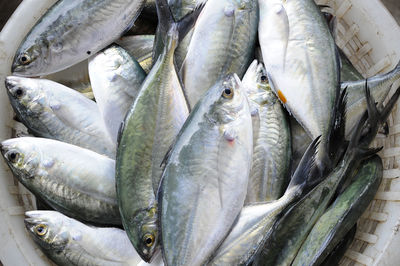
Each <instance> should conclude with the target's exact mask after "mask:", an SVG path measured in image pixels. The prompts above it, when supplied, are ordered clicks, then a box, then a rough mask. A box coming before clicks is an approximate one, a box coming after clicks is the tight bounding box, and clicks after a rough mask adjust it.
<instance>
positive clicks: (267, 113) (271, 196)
mask: <svg viewBox="0 0 400 266" xmlns="http://www.w3.org/2000/svg"><path fill="white" fill-rule="evenodd" d="M242 83H243V87H244V88H245V89H246V93H247V97H248V98H249V104H250V112H251V118H252V125H253V145H254V146H253V162H252V165H251V171H250V177H249V185H248V187H247V196H246V204H248V203H252V202H265V201H267V202H268V201H273V200H276V199H278V198H280V197H281V196H282V194H283V192H284V190H285V187H286V186H287V184H288V181H289V180H288V176H289V168H290V160H291V141H290V138H291V135H290V128H289V121H288V119H287V116H286V113H285V111H284V110H283V107H282V105H281V103H280V102H279V100H278V98H277V97H276V96H275V94H274V93H273V92H272V90H271V88H270V87H269V85H268V80H267V76H266V72H265V69H264V67H263V66H262V64H259V65H258V64H257V60H255V61H254V62H253V63H252V64H251V65H250V67H249V69H248V70H247V72H246V74H245V75H244V77H243V80H242Z"/></svg>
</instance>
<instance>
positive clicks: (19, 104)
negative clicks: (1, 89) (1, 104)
mask: <svg viewBox="0 0 400 266" xmlns="http://www.w3.org/2000/svg"><path fill="white" fill-rule="evenodd" d="M5 85H6V88H7V93H8V96H9V98H10V102H11V104H12V106H13V107H14V108H16V109H17V110H18V112H22V113H23V112H34V113H38V112H40V111H42V110H43V109H44V101H45V99H46V97H45V94H44V93H43V92H42V90H41V86H40V83H39V82H38V80H36V79H31V78H24V77H16V76H9V77H7V78H6V80H5ZM28 115H32V114H31V113H29V114H28Z"/></svg>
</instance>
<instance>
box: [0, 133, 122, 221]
mask: <svg viewBox="0 0 400 266" xmlns="http://www.w3.org/2000/svg"><path fill="white" fill-rule="evenodd" d="M1 153H2V155H3V157H4V159H5V161H6V163H7V164H8V166H9V167H10V169H11V171H12V172H13V173H14V175H15V176H16V177H17V178H18V180H19V181H20V182H21V183H22V184H23V185H24V186H25V187H27V188H28V189H29V190H30V191H31V192H32V193H33V194H35V195H37V196H39V197H40V198H42V199H43V200H45V202H46V203H47V204H49V205H50V206H51V207H52V208H54V209H55V210H58V211H60V212H62V213H65V214H66V215H68V216H71V217H74V218H76V219H80V220H84V221H88V222H94V223H97V224H117V225H119V224H121V218H120V214H119V210H118V205H117V197H116V192H115V178H114V173H115V161H114V160H112V159H110V158H107V157H106V156H103V155H100V154H97V153H95V152H93V151H90V150H87V149H83V148H80V147H78V146H74V145H71V144H67V143H63V142H60V141H56V140H51V139H42V138H32V137H22V138H16V139H9V140H5V141H3V142H2V143H1Z"/></svg>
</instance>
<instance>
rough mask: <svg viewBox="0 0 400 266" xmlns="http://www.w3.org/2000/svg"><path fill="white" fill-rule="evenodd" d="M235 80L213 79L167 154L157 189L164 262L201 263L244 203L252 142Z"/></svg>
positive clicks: (247, 115)
mask: <svg viewBox="0 0 400 266" xmlns="http://www.w3.org/2000/svg"><path fill="white" fill-rule="evenodd" d="M252 142H253V136H252V129H251V117H250V111H249V106H248V101H247V97H246V95H245V92H244V91H243V89H242V88H240V80H239V78H238V77H237V76H236V75H230V76H228V77H226V78H224V79H222V80H220V81H218V82H217V83H216V84H215V85H214V86H213V87H211V88H210V89H209V90H208V92H207V93H206V94H205V95H204V97H203V98H202V100H200V101H199V102H198V104H197V105H196V106H195V107H194V109H193V111H192V112H191V114H190V116H189V117H188V119H187V120H186V122H185V124H184V125H183V127H182V130H181V131H180V133H179V135H178V137H177V140H176V142H175V144H174V146H173V148H172V150H171V152H170V154H169V156H168V159H167V162H166V168H165V170H164V172H163V177H162V181H161V184H160V188H159V192H158V207H159V219H160V225H161V227H160V229H161V234H162V235H161V239H162V245H161V246H162V250H163V256H164V261H165V263H166V265H202V264H204V263H206V262H207V260H209V259H210V257H211V255H212V253H213V252H214V251H215V249H216V248H217V247H218V246H219V245H220V244H221V242H222V241H223V239H224V238H225V237H226V235H227V234H228V232H229V230H230V228H231V226H232V225H233V223H234V221H235V219H236V218H237V216H238V214H239V212H240V210H241V209H242V207H243V204H244V200H245V196H246V192H247V182H248V175H249V171H250V166H251V156H252V147H253V143H252Z"/></svg>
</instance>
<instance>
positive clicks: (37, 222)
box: [25, 211, 141, 266]
mask: <svg viewBox="0 0 400 266" xmlns="http://www.w3.org/2000/svg"><path fill="white" fill-rule="evenodd" d="M25 217H26V218H25V226H26V229H27V230H28V232H29V233H30V235H31V236H32V238H33V240H34V241H35V242H36V243H37V244H38V245H39V246H40V248H41V249H42V251H43V252H44V253H45V254H46V255H48V256H49V258H51V259H52V260H53V261H54V262H55V263H57V265H110V266H111V265H113V266H116V265H121V266H122V265H137V264H138V263H139V262H140V261H141V259H140V257H139V255H138V254H137V253H136V251H135V249H134V248H133V247H132V245H131V243H130V242H129V239H128V237H127V236H126V233H125V232H124V231H123V230H121V229H118V228H111V227H109V228H97V227H92V226H87V225H85V224H83V223H81V222H79V221H77V220H74V219H71V218H69V217H67V216H65V215H63V214H61V213H59V212H55V211H29V212H26V213H25Z"/></svg>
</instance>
